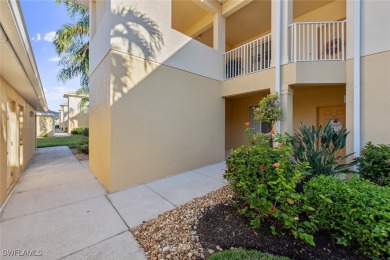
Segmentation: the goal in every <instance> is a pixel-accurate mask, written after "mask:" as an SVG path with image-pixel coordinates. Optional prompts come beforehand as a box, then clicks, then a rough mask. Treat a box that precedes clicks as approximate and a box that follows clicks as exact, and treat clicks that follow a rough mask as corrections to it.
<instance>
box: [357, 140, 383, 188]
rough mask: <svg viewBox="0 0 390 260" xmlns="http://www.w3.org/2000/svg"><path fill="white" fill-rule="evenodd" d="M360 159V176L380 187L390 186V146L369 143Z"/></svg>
mask: <svg viewBox="0 0 390 260" xmlns="http://www.w3.org/2000/svg"><path fill="white" fill-rule="evenodd" d="M361 154H362V155H361V157H360V158H358V160H357V161H358V163H359V164H358V165H359V166H358V167H359V171H360V176H361V177H363V178H364V179H367V180H370V181H372V182H375V183H376V184H379V185H390V146H389V145H384V144H379V145H373V144H372V143H371V142H369V143H367V144H366V146H365V147H364V148H363V150H362V153H361Z"/></svg>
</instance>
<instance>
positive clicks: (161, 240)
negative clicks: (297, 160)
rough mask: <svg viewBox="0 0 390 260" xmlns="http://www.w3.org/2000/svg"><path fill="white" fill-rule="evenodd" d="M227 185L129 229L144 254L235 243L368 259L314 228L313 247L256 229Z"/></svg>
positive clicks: (204, 251)
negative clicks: (315, 230) (240, 211)
mask: <svg viewBox="0 0 390 260" xmlns="http://www.w3.org/2000/svg"><path fill="white" fill-rule="evenodd" d="M232 198H233V192H232V191H231V188H230V185H226V186H225V187H223V188H221V189H219V190H217V191H215V192H211V193H209V194H207V195H205V196H203V197H200V198H197V199H194V200H192V201H190V202H188V203H187V204H184V205H182V206H179V207H177V208H175V209H173V210H171V211H168V212H165V213H163V214H161V215H159V216H158V217H157V218H155V219H152V220H150V221H146V222H144V223H142V224H141V225H140V226H138V227H135V228H133V229H131V232H132V233H133V235H134V237H135V239H136V240H137V241H138V243H139V244H140V246H141V247H142V248H143V250H144V251H145V253H146V256H147V258H148V259H152V260H154V259H156V260H157V259H180V260H181V259H205V258H207V257H208V256H210V255H211V254H213V253H215V252H218V251H223V250H228V249H234V248H240V247H241V248H245V249H254V250H258V251H261V252H267V253H271V254H274V255H279V256H287V257H289V258H292V259H326V260H329V259H346V260H348V259H357V260H359V259H367V258H364V257H362V256H359V255H357V254H355V253H353V252H351V251H348V250H346V249H345V248H342V247H340V246H335V245H334V244H333V243H332V240H331V239H330V237H329V236H327V235H325V234H317V235H316V236H315V242H316V247H314V246H310V245H309V244H307V243H306V242H304V241H302V240H297V239H294V238H293V237H291V236H283V237H281V236H279V237H277V236H273V235H272V234H271V232H270V229H269V227H268V226H267V225H264V226H263V227H261V228H260V229H258V230H253V229H252V228H250V226H249V220H248V219H247V218H245V217H243V216H241V215H240V214H238V212H237V210H236V209H235V208H234V207H233V206H232V205H231V200H232Z"/></svg>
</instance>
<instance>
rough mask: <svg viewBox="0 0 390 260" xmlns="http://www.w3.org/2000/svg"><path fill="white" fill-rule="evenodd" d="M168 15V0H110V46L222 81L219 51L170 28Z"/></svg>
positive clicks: (169, 14)
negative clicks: (144, 42)
mask: <svg viewBox="0 0 390 260" xmlns="http://www.w3.org/2000/svg"><path fill="white" fill-rule="evenodd" d="M171 14H172V1H160V0H152V1H141V0H137V1H131V3H129V1H121V0H111V17H110V21H111V38H110V41H111V49H115V50H117V51H120V52H123V53H130V54H132V55H133V56H135V57H140V58H145V59H147V60H151V61H155V62H157V63H159V64H165V65H168V66H171V67H174V68H177V69H180V70H185V71H188V72H191V73H195V74H198V75H202V76H205V77H209V78H212V79H217V80H222V76H223V75H222V73H223V71H222V70H221V69H220V68H221V67H222V55H223V53H222V52H219V51H217V50H215V49H213V48H210V47H208V46H206V45H204V44H202V43H200V42H198V41H196V40H193V39H192V38H190V37H188V36H187V35H185V34H182V33H180V32H178V31H176V30H174V29H172V20H171ZM140 15H143V17H142V19H140V17H141V16H140ZM129 21H134V22H130V23H129ZM137 22H138V23H137ZM145 24H146V25H147V26H144V25H145ZM152 24H153V26H151V25H152ZM129 25H130V26H129ZM100 26H103V25H102V24H101V25H100ZM140 39H142V40H144V41H146V42H147V44H146V45H144V44H142V41H140ZM158 46H159V47H160V48H159V47H158Z"/></svg>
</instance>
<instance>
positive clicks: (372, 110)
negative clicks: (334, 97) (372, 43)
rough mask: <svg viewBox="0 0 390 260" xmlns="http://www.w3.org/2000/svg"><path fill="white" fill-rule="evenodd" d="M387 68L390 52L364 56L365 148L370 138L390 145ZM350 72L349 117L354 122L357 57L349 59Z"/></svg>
mask: <svg viewBox="0 0 390 260" xmlns="http://www.w3.org/2000/svg"><path fill="white" fill-rule="evenodd" d="M386 68H390V51H387V52H382V53H378V54H374V55H368V56H365V57H362V58H361V145H362V147H363V146H364V144H365V143H367V142H368V141H372V142H373V143H376V144H380V143H382V144H390V135H389V129H390V121H389V120H388V119H387V118H388V115H389V114H390V103H389V97H390V87H389V86H390V73H389V70H386ZM347 75H348V77H347V80H348V81H347V104H349V105H347V120H348V122H349V123H348V124H349V125H353V90H354V89H353V88H354V85H353V60H349V61H348V62H347ZM351 136H353V131H351ZM350 142H351V140H350ZM350 146H352V143H351V144H350Z"/></svg>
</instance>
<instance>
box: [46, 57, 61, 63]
mask: <svg viewBox="0 0 390 260" xmlns="http://www.w3.org/2000/svg"><path fill="white" fill-rule="evenodd" d="M60 60H61V58H60V57H58V56H54V57H51V58H50V59H49V61H53V62H57V61H60Z"/></svg>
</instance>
